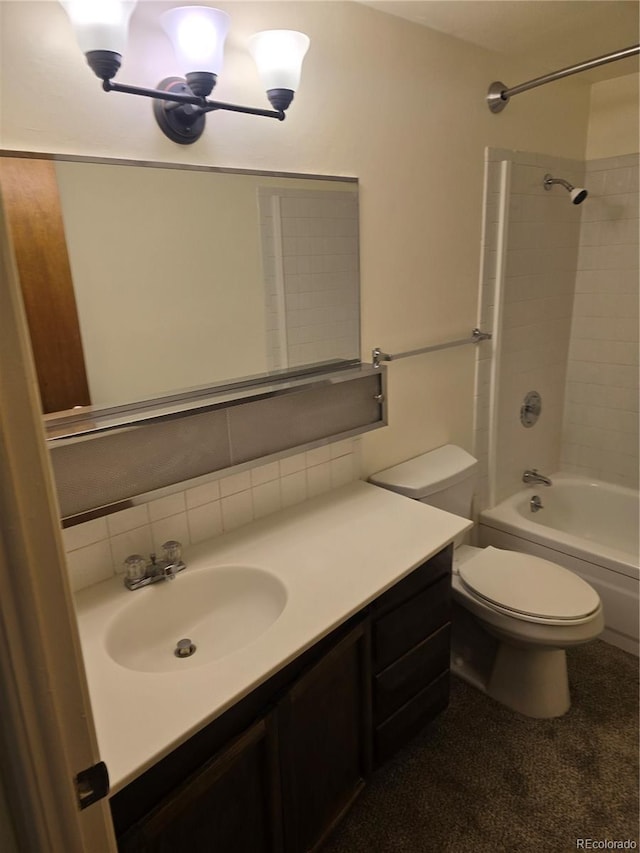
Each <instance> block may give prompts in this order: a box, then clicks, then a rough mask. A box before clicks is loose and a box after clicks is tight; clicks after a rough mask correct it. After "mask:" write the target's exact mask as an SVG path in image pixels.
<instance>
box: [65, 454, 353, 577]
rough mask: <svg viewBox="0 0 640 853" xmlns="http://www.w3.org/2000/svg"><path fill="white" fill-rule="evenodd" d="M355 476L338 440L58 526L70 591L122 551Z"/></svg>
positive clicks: (227, 523)
mask: <svg viewBox="0 0 640 853" xmlns="http://www.w3.org/2000/svg"><path fill="white" fill-rule="evenodd" d="M360 476H361V463H360V442H359V440H358V439H357V438H355V439H353V438H352V439H345V440H342V441H337V442H333V443H328V444H323V445H321V446H319V447H316V448H313V449H311V450H307V451H304V452H301V453H296V454H294V455H291V456H285V457H284V458H282V459H279V460H275V461H270V462H268V463H266V464H256V465H255V466H253V467H251V468H246V466H243V467H242V469H240V470H238V469H233V468H229V469H227V470H224V471H219V472H217V473H216V475H215V476H212V477H210V478H207V479H206V480H205V479H204V478H201V479H202V481H201V482H198V483H197V484H195V485H194V484H189V483H185V489H184V490H183V491H176V492H173V493H172V494H170V495H164V496H162V497H158V498H157V499H155V500H154V499H150V500H149V501H148V502H146V503H141V504H138V505H136V506H132V507H129V508H128V509H124V510H121V511H120V512H116V513H113V514H112V515H108V516H105V517H102V518H97V519H94V520H92V521H87V522H84V523H82V524H78V525H76V526H74V527H69V528H66V529H65V530H63V539H64V545H65V550H66V554H67V566H68V570H69V575H70V579H71V586H72V588H73V590H74V591H76V592H77V591H78V590H81V589H84V588H85V587H88V586H91V585H93V584H95V583H99V582H100V581H103V580H107V579H108V578H110V577H112V576H113V575H114V574H118V573H121V572H122V563H123V561H124V559H125V558H126V557H127V556H129V554H134V553H139V554H142V555H143V556H148V555H149V554H150V553H151V552H153V551H156V552H160V550H161V546H162V543H163V542H165V541H167V540H168V539H177V540H179V541H180V542H182V544H183V545H184V546H187V545H190V544H195V543H197V542H201V541H202V540H204V539H209V538H211V537H213V536H219V535H220V534H222V533H224V532H226V531H229V530H233V529H235V528H237V527H240V526H241V525H243V524H246V523H248V522H250V521H252V520H254V519H258V518H261V517H263V516H266V515H269V514H270V513H272V512H276V511H277V510H279V509H284V508H285V507H288V506H292V505H293V504H297V503H301V502H302V501H305V500H307V499H308V498H312V497H315V496H316V495H319V494H322V493H323V492H327V491H329V490H330V489H334V488H338V487H339V486H342V485H345V484H347V483H349V482H351V481H353V480H357V479H359V478H360Z"/></svg>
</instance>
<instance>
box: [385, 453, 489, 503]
mask: <svg viewBox="0 0 640 853" xmlns="http://www.w3.org/2000/svg"><path fill="white" fill-rule="evenodd" d="M477 467H478V461H477V460H476V459H474V458H473V456H471V454H469V453H467V451H466V450H463V449H462V448H461V447H457V446H456V445H455V444H445V445H443V447H438V448H436V449H435V450H430V451H429V452H428V453H422V454H421V455H420V456H414V457H413V459H407V461H406V462H400V464H399V465H394V466H393V467H392V468H385V469H384V470H383V471H378V473H377V474H372V475H371V477H369V482H371V483H375V484H376V486H382V487H383V488H385V489H390V490H391V491H392V492H398V493H399V494H401V495H406V497H409V498H413V499H414V500H418V501H421V502H422V503H426V504H429V505H430V506H435V507H437V508H438V509H443V510H446V512H452V513H454V514H455V515H461V516H462V517H463V518H471V502H472V500H473V490H474V487H475V481H476V472H477Z"/></svg>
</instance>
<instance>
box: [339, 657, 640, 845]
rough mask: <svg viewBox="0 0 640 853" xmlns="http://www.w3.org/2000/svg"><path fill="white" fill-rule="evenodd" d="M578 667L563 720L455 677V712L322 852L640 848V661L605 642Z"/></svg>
mask: <svg viewBox="0 0 640 853" xmlns="http://www.w3.org/2000/svg"><path fill="white" fill-rule="evenodd" d="M568 665H569V679H570V686H571V696H572V706H571V708H570V710H569V711H568V712H567V714H565V715H564V716H563V717H560V718H558V719H555V720H532V719H529V718H527V717H523V716H522V715H520V714H517V713H515V712H512V711H509V710H508V709H506V708H504V707H503V706H501V705H499V704H498V703H496V702H494V701H493V700H492V699H489V698H488V697H487V696H485V695H484V694H482V693H480V692H479V691H478V690H475V689H474V688H472V687H470V686H469V685H468V684H466V683H465V682H463V681H460V680H459V679H457V678H452V684H451V701H450V706H449V708H448V709H447V711H446V712H445V713H444V714H442V715H441V716H440V717H439V718H438V719H437V720H436V721H434V722H433V723H432V724H431V725H429V726H428V727H427V728H426V729H425V730H424V731H423V732H422V733H421V734H420V735H419V736H418V737H417V738H415V739H414V740H413V741H412V742H411V744H409V746H407V747H406V748H405V749H404V750H402V752H400V753H398V754H397V755H396V756H395V757H394V758H393V759H392V760H391V761H390V762H389V763H388V764H386V765H385V766H384V767H382V768H380V769H379V770H378V771H376V772H375V773H374V774H373V778H372V779H371V782H370V784H369V785H368V786H367V787H366V788H365V789H364V791H363V792H362V794H361V795H360V797H359V798H358V800H357V801H356V803H355V804H354V806H353V808H352V810H351V811H350V812H349V814H348V815H347V816H346V817H345V819H344V821H343V822H342V823H341V824H340V826H339V827H338V828H337V830H336V831H335V833H334V834H333V835H332V836H331V838H329V839H328V841H327V843H326V844H325V846H324V847H323V848H322V853H501V851H505V853H534V851H535V853H563V851H571V850H576V849H578V850H579V849H581V847H580V842H579V840H578V839H592V845H593V846H592V848H591V849H607V848H603V847H602V846H600V847H596V846H595V842H602V841H607V840H609V841H625V840H627V839H628V840H631V841H632V842H635V845H636V848H635V849H638V848H640V840H639V837H638V817H639V815H638V659H637V658H636V657H634V656H633V655H629V654H627V653H625V652H623V651H621V650H620V649H617V648H614V647H613V646H609V645H607V644H605V643H603V642H601V641H599V640H597V641H595V642H593V643H590V644H588V645H585V646H579V647H577V648H575V649H571V650H569V652H568ZM586 844H587V842H585V845H586ZM585 845H583V847H582V849H589V847H588V846H585ZM628 847H629V845H627V848H628ZM609 849H612V848H611V846H610V847H609ZM631 849H634V848H633V847H632V848H631Z"/></svg>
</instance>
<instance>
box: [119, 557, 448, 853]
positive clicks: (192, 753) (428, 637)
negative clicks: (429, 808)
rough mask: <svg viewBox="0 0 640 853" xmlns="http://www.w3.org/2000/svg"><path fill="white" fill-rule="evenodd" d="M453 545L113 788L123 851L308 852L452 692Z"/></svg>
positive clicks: (197, 852) (441, 707)
mask: <svg viewBox="0 0 640 853" xmlns="http://www.w3.org/2000/svg"><path fill="white" fill-rule="evenodd" d="M451 558H452V548H451V547H449V548H446V549H444V550H443V551H441V552H440V553H439V554H436V556H435V557H432V558H431V559H430V560H428V561H427V562H426V563H424V564H423V565H422V566H419V567H418V568H417V569H416V570H415V571H413V572H412V573H411V574H409V575H408V576H407V577H406V578H404V579H403V580H402V581H400V582H399V583H397V584H396V585H395V586H394V587H392V588H391V589H390V590H388V591H387V592H386V593H384V594H383V595H381V596H380V597H379V598H378V599H376V600H375V601H374V602H373V603H372V604H371V605H369V606H368V607H366V608H364V609H363V610H362V611H361V612H360V613H358V614H356V615H355V616H353V617H352V618H351V619H349V620H348V621H347V622H346V623H345V624H343V625H341V626H340V627H339V628H337V629H336V630H334V631H333V632H332V633H331V634H329V635H328V636H327V637H325V638H323V639H322V640H320V641H319V642H318V643H316V644H315V645H314V646H313V647H312V648H311V649H309V650H308V651H306V652H304V653H303V654H302V655H300V656H299V657H298V658H296V659H295V660H294V661H292V662H291V663H290V664H288V665H287V666H286V667H285V668H284V669H283V670H281V671H280V672H278V673H276V674H275V675H274V676H272V677H271V678H269V679H268V680H267V681H266V682H265V683H264V684H261V685H260V686H259V687H258V688H256V689H255V690H254V691H253V692H252V693H250V694H249V695H248V696H247V697H245V698H244V699H242V700H241V701H240V702H238V704H237V705H235V706H234V707H233V708H231V709H229V710H228V711H227V712H225V713H224V714H223V715H222V716H221V717H219V718H217V719H216V720H214V721H213V722H212V723H210V724H209V725H207V726H205V727H204V728H203V729H202V730H201V731H200V732H198V733H197V734H195V735H193V736H192V737H191V738H190V739H189V740H188V741H186V742H185V743H184V744H182V745H181V746H180V747H178V748H177V749H176V750H174V751H173V752H172V753H170V754H169V755H168V756H166V757H165V758H163V759H162V760H161V761H159V762H158V763H157V764H155V765H154V766H153V767H151V768H150V769H149V770H147V771H146V772H145V773H143V774H142V775H141V776H140V777H139V778H138V779H136V780H134V781H133V782H131V783H130V784H129V785H127V786H126V787H125V788H124V789H123V790H121V791H119V792H118V793H117V794H115V795H114V796H112V798H111V811H112V815H113V820H114V826H115V830H116V835H117V838H118V848H119V851H120V853H184V851H185V850H188V851H189V853H200V851H202V853H205V851H206V853H218V851H219V853H310V852H311V851H316V850H319V849H320V847H321V845H322V843H323V841H324V840H325V838H326V837H327V835H328V834H329V833H330V832H331V830H332V829H333V827H334V826H335V825H336V824H337V823H338V821H339V820H340V819H341V817H342V816H343V814H344V813H345V812H346V811H347V810H348V809H349V807H350V805H351V803H352V802H353V800H354V799H355V798H356V797H357V795H358V793H359V792H360V791H361V790H362V788H363V786H364V785H365V782H366V780H367V777H368V775H369V774H370V772H371V768H372V766H378V765H380V764H382V763H383V762H384V761H386V760H387V759H388V758H389V757H390V756H391V755H393V753H394V752H396V751H397V750H398V749H399V748H401V747H402V746H404V745H405V744H406V743H407V741H408V740H409V739H410V738H412V737H413V736H414V735H415V734H417V732H418V731H419V730H420V729H421V728H423V727H424V726H425V725H426V724H427V723H428V722H429V721H430V720H432V719H433V718H434V717H435V716H436V715H437V714H438V713H439V712H440V711H442V710H443V709H444V708H445V707H446V706H447V703H448V698H449V637H450V625H449V619H450V596H451V577H450V575H451Z"/></svg>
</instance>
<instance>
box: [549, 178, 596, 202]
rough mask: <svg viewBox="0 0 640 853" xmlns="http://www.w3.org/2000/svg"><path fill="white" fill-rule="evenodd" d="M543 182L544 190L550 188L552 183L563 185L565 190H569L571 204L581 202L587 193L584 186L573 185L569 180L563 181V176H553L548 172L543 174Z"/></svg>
mask: <svg viewBox="0 0 640 853" xmlns="http://www.w3.org/2000/svg"><path fill="white" fill-rule="evenodd" d="M543 183H544V188H545V190H550V189H551V187H552V186H553V185H554V184H560V186H562V187H564V188H565V190H568V191H569V194H570V196H571V201H572V202H573V204H582V202H583V201H584V200H585V198H586V197H587V196H588V195H589V193H588V192H587V190H585V188H584V187H574V186H573V184H570V183H569V181H565V180H564V178H553V177H552V176H551V175H549V174H547V175H545V176H544V182H543Z"/></svg>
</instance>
